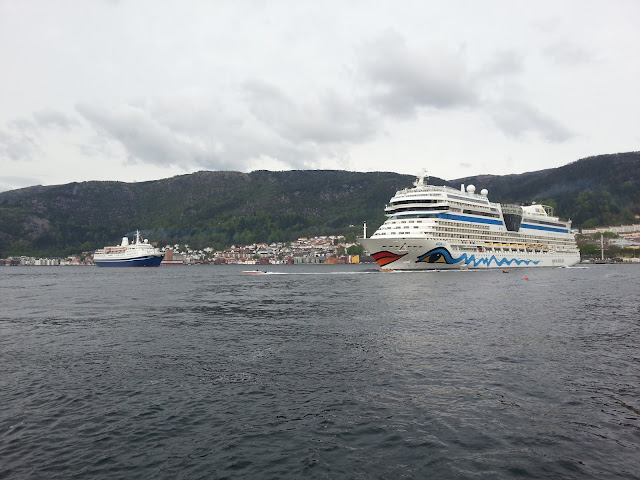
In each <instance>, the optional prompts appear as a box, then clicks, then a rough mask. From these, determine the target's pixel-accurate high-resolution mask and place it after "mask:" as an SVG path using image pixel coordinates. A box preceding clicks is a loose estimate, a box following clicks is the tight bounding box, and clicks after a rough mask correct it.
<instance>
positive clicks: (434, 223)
mask: <svg viewBox="0 0 640 480" xmlns="http://www.w3.org/2000/svg"><path fill="white" fill-rule="evenodd" d="M427 180H428V177H427V176H426V174H421V175H419V176H418V178H417V179H416V181H415V182H414V187H413V188H406V189H403V190H400V191H398V192H396V194H395V195H394V196H393V198H391V200H390V201H389V203H388V204H387V205H386V207H385V213H386V215H387V220H386V221H385V222H384V223H383V224H382V225H381V226H380V228H378V230H377V231H376V232H375V233H374V234H373V235H372V236H371V237H370V238H360V239H358V242H359V243H360V244H362V246H363V247H364V249H365V250H366V251H367V252H368V253H369V254H370V255H371V256H372V257H373V258H374V259H375V260H376V262H377V263H378V265H379V266H380V267H382V268H384V269H391V270H424V269H434V270H435V269H452V268H463V269H464V268H506V267H559V266H571V265H575V264H576V263H578V262H579V261H580V252H579V250H578V247H577V245H576V240H575V235H574V233H573V232H572V230H571V221H570V220H569V221H563V220H560V218H558V217H557V216H554V214H553V209H552V208H551V207H548V206H546V205H538V204H533V205H528V206H521V205H510V204H500V203H492V202H490V201H489V199H488V191H487V190H486V189H483V190H481V191H480V193H476V189H475V187H474V186H473V185H468V186H466V187H465V186H464V185H462V186H461V187H460V190H457V189H455V188H451V187H447V186H436V185H429V184H428V181H427ZM364 236H365V237H366V229H365V234H364Z"/></svg>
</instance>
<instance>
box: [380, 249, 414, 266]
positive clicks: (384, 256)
mask: <svg viewBox="0 0 640 480" xmlns="http://www.w3.org/2000/svg"><path fill="white" fill-rule="evenodd" d="M405 255H406V253H403V254H401V255H400V254H397V253H391V252H389V251H387V250H382V251H380V252H376V253H374V254H373V255H371V256H372V257H373V259H374V260H375V261H376V262H377V263H378V265H380V266H381V267H384V266H385V265H389V264H390V263H392V262H395V261H396V260H399V259H401V258H402V257H404V256H405Z"/></svg>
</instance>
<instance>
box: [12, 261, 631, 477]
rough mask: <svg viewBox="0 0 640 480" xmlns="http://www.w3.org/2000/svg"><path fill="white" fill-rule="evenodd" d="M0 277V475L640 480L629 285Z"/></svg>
mask: <svg viewBox="0 0 640 480" xmlns="http://www.w3.org/2000/svg"><path fill="white" fill-rule="evenodd" d="M261 269H263V270H266V271H267V274H264V275H247V274H245V273H243V272H242V271H243V270H247V268H246V267H244V268H243V267H240V266H193V267H186V266H185V267H159V268H149V269H126V268H125V269H100V268H95V267H2V268H0V478H2V479H23V478H29V479H40V478H41V479H73V478H92V479H102V478H104V479H114V478H122V479H129V478H131V479H134V478H145V479H146V478H154V479H198V478H202V479H205V478H206V479H223V478H226V479H246V478H256V479H258V478H259V479H262V478H265V479H267V478H273V479H301V478H304V479H333V478H340V479H342V478H345V479H347V478H348V479H372V478H378V479H387V478H421V479H422V478H439V479H441V478H483V479H484V478H490V479H511V478H565V479H571V478H576V479H582V478H594V479H606V478H612V479H613V478H640V347H639V344H640V300H639V298H638V294H639V292H640V268H639V267H637V266H632V265H597V266H596V265H594V266H591V267H589V268H576V269H573V268H568V269H552V268H539V269H535V268H530V269H511V270H510V273H508V274H504V273H502V271H501V270H496V271H486V270H485V271H474V270H468V271H448V272H411V273H409V272H407V273H397V272H393V273H392V272H379V271H377V269H375V268H374V267H373V266H372V265H359V266H346V265H345V266H277V267H276V266H273V267H271V266H265V267H261Z"/></svg>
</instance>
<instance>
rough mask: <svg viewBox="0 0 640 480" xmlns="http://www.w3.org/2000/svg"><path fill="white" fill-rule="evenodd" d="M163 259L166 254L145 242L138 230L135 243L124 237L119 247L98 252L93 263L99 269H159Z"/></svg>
mask: <svg viewBox="0 0 640 480" xmlns="http://www.w3.org/2000/svg"><path fill="white" fill-rule="evenodd" d="M163 258H164V253H162V252H161V251H160V250H158V249H157V248H155V247H154V246H153V245H151V244H149V240H147V239H144V240H143V239H142V237H141V236H140V232H139V231H138V230H136V234H135V237H134V241H133V243H129V237H122V242H121V243H120V245H119V246H116V247H104V248H101V249H99V250H96V251H95V253H94V254H93V263H95V264H96V265H97V266H98V267H158V266H159V265H160V262H162V259H163Z"/></svg>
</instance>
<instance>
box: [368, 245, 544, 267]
mask: <svg viewBox="0 0 640 480" xmlns="http://www.w3.org/2000/svg"><path fill="white" fill-rule="evenodd" d="M374 258H375V257H374ZM420 262H425V263H446V264H448V265H455V264H456V263H461V262H464V264H465V265H469V264H473V266H474V267H477V266H478V265H482V264H484V265H485V266H487V267H488V266H490V265H491V262H495V264H496V266H498V267H502V266H503V265H511V264H513V263H515V264H516V265H522V264H524V265H531V264H533V265H537V264H538V263H540V260H518V259H517V258H502V259H500V260H498V259H497V258H496V256H495V255H491V257H489V258H476V256H475V255H474V254H471V255H467V254H466V253H463V254H462V255H460V256H459V257H458V258H453V257H452V256H451V253H450V252H449V250H447V249H446V248H443V247H438V248H434V249H432V250H429V251H428V252H427V253H424V254H422V255H420V256H419V257H418V260H416V263H420Z"/></svg>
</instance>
